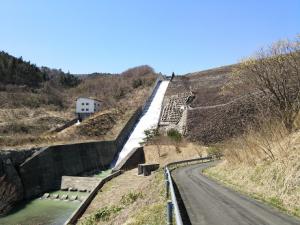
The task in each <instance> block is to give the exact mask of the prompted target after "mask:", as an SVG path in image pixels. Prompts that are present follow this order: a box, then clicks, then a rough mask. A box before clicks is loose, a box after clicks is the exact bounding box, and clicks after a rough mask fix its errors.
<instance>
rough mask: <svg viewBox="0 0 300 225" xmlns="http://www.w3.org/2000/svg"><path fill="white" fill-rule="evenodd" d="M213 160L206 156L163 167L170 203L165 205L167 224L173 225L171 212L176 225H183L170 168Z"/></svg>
mask: <svg viewBox="0 0 300 225" xmlns="http://www.w3.org/2000/svg"><path fill="white" fill-rule="evenodd" d="M212 160H214V157H212V156H208V157H202V158H196V159H188V160H181V161H176V162H171V163H169V164H167V165H166V166H165V169H164V171H165V182H166V197H167V199H169V195H170V194H171V201H168V204H167V224H168V225H172V224H173V211H174V215H175V221H176V224H177V225H183V222H182V218H181V214H180V210H179V206H178V202H177V198H176V194H175V189H174V184H173V181H172V176H171V172H170V170H171V167H172V166H177V165H178V164H184V163H186V164H187V165H188V164H189V163H192V162H197V161H200V162H202V163H203V162H204V161H212Z"/></svg>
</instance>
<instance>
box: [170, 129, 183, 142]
mask: <svg viewBox="0 0 300 225" xmlns="http://www.w3.org/2000/svg"><path fill="white" fill-rule="evenodd" d="M167 135H168V137H169V138H171V139H172V140H174V141H175V142H180V141H181V140H182V135H181V134H180V133H179V132H178V131H177V130H176V129H170V130H168V132H167Z"/></svg>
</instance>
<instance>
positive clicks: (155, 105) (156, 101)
mask: <svg viewBox="0 0 300 225" xmlns="http://www.w3.org/2000/svg"><path fill="white" fill-rule="evenodd" d="M168 84H169V81H162V82H161V83H160V86H159V87H158V89H157V91H156V94H155V96H154V97H153V100H152V101H151V103H150V106H149V108H148V110H147V109H145V111H146V112H144V114H143V116H142V117H141V119H140V121H139V122H138V124H137V125H136V127H135V128H134V130H133V132H132V133H131V135H130V137H129V139H128V140H127V142H126V143H125V145H124V147H123V149H122V150H121V152H120V154H119V156H118V159H117V160H116V162H115V165H112V167H116V166H118V164H119V163H120V162H121V160H122V159H123V158H125V157H126V156H127V154H129V153H130V151H131V150H133V149H134V148H137V147H140V146H141V144H140V143H141V142H143V141H144V138H145V137H146V136H145V133H144V131H145V130H148V129H153V128H156V127H157V125H158V122H159V116H160V111H161V107H162V102H163V99H164V96H165V93H166V90H167V87H168Z"/></svg>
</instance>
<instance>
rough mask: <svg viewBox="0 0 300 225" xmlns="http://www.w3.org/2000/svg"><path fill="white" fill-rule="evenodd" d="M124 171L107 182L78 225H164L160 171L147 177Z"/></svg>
mask: <svg viewBox="0 0 300 225" xmlns="http://www.w3.org/2000/svg"><path fill="white" fill-rule="evenodd" d="M136 174H137V170H136V169H134V170H131V171H127V172H125V173H124V174H122V175H120V176H119V177H117V178H115V179H113V180H111V181H109V182H108V183H107V184H105V186H104V187H103V189H102V190H101V192H99V193H98V195H97V196H96V198H95V199H94V200H93V202H92V203H91V205H90V206H89V208H88V209H87V211H86V212H85V214H84V215H83V217H82V218H81V220H80V221H79V224H81V225H90V224H98V225H102V224H106V225H108V224H114V225H115V224H126V225H142V224H148V225H160V224H165V218H166V217H165V211H166V210H165V203H166V199H165V185H164V175H163V170H162V169H160V170H159V171H158V172H156V173H155V174H154V175H151V176H150V177H142V176H137V175H136Z"/></svg>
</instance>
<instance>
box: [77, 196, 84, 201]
mask: <svg viewBox="0 0 300 225" xmlns="http://www.w3.org/2000/svg"><path fill="white" fill-rule="evenodd" d="M85 199H86V197H85V196H79V197H78V200H79V201H80V202H83V201H84V200H85Z"/></svg>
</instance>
